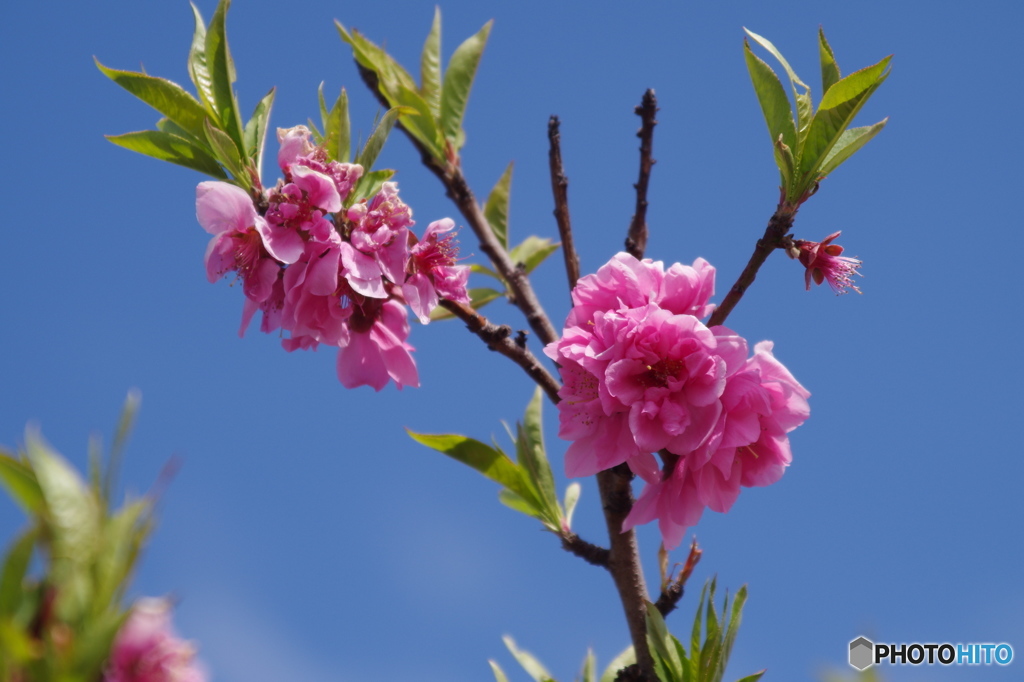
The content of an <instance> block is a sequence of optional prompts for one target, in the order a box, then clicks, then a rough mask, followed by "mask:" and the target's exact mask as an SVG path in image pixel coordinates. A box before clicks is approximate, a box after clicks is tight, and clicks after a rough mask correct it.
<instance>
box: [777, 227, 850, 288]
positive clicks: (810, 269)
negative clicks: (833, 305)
mask: <svg viewBox="0 0 1024 682" xmlns="http://www.w3.org/2000/svg"><path fill="white" fill-rule="evenodd" d="M840 234H842V233H841V232H833V233H832V234H830V235H829V236H828V237H826V238H825V240H824V241H822V242H809V241H804V240H802V239H797V240H795V241H794V242H793V245H794V246H795V247H796V249H797V252H798V253H797V256H796V257H797V258H799V259H800V262H801V263H803V265H804V267H805V268H807V271H806V272H805V274H804V281H805V282H806V283H807V289H808V291H809V290H810V288H811V280H812V279H813V280H814V283H815V284H821V283H822V282H823V281H827V282H828V285H829V286H830V287H832V290H833V291H835V292H836V293H837V294H845V293H846V291H847V289H853V290H854V291H856V292H857V293H858V294H859V293H860V289H858V288H857V286H856V285H855V284H854V283H853V275H855V274H856V275H860V273H859V272H857V270H858V269H859V268H860V265H861V263H860V261H859V260H857V259H856V258H847V257H846V256H843V255H842V253H843V247H841V246H840V245H839V244H833V243H832V240H834V239H835V238H836V237H838V236H839V235H840Z"/></svg>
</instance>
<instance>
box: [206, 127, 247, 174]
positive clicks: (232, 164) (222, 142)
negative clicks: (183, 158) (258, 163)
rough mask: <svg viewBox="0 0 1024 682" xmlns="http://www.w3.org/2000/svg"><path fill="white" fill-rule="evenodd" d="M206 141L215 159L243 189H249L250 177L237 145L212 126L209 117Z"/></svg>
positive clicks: (225, 134)
mask: <svg viewBox="0 0 1024 682" xmlns="http://www.w3.org/2000/svg"><path fill="white" fill-rule="evenodd" d="M206 141H207V142H209V143H210V148H211V149H213V153H214V155H215V156H216V157H217V160H218V161H220V163H221V165H223V166H224V168H226V169H227V170H228V172H229V173H230V174H231V176H232V177H233V178H234V179H235V180H236V181H237V182H238V184H240V185H241V186H242V187H243V188H244V189H249V187H251V186H252V178H251V176H250V175H249V174H248V173H247V172H246V170H245V168H246V166H245V164H244V163H243V162H242V157H241V156H240V155H239V153H238V147H236V146H235V144H234V142H232V140H231V138H230V137H228V134H227V133H225V132H224V131H223V130H220V129H219V128H214V127H213V125H211V124H210V120H209V119H207V120H206Z"/></svg>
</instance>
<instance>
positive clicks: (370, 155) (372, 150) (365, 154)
mask: <svg viewBox="0 0 1024 682" xmlns="http://www.w3.org/2000/svg"><path fill="white" fill-rule="evenodd" d="M402 111H403V109H402V108H400V107H394V108H392V109H388V110H387V111H386V112H385V113H384V115H383V116H382V117H381V119H380V122H379V123H377V127H376V128H374V129H373V132H372V133H371V134H370V138H369V139H368V140H367V141H366V144H365V145H363V149H362V151H360V152H359V155H358V156H356V163H358V164H359V165H360V166H362V167H363V168H364V169H366V170H367V171H368V170H370V169H371V168H373V162H374V161H376V160H377V156H378V155H379V154H380V150H381V149H383V148H384V143H385V142H386V141H387V139H388V135H390V134H391V129H392V128H393V127H394V126H395V121H397V120H398V115H399V114H400V113H402ZM408 111H411V110H408V109H407V110H406V112H408Z"/></svg>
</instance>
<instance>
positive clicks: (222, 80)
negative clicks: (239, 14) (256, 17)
mask: <svg viewBox="0 0 1024 682" xmlns="http://www.w3.org/2000/svg"><path fill="white" fill-rule="evenodd" d="M230 6H231V0H220V2H218V3H217V10H216V11H215V12H214V13H213V19H211V20H210V26H209V28H208V29H207V31H206V63H207V67H208V68H209V71H210V80H211V94H212V97H213V108H214V111H215V113H216V114H217V119H218V121H219V122H220V126H219V127H220V128H221V129H222V130H223V131H224V132H225V133H227V135H228V138H229V139H230V140H231V141H232V142H233V143H234V145H235V147H236V148H237V149H238V151H239V152H240V153H244V152H245V140H244V139H243V135H242V131H243V128H242V115H241V112H239V110H238V102H237V100H236V99H235V92H234V89H233V87H232V86H233V85H234V82H235V78H236V77H235V64H234V61H232V59H231V51H230V50H229V49H228V37H227V28H226V25H225V24H226V21H227V12H228V8H229V7H230Z"/></svg>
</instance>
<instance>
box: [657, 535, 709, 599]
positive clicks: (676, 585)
mask: <svg viewBox="0 0 1024 682" xmlns="http://www.w3.org/2000/svg"><path fill="white" fill-rule="evenodd" d="M662 550H663V551H664V548H662ZM701 554H703V552H702V551H701V549H700V548H699V547H697V538H696V537H694V538H693V542H692V543H691V544H690V554H689V555H688V556H687V557H686V563H685V564H684V565H683V570H681V571H680V572H679V575H678V576H676V579H675V580H671V581H669V582H668V584H667V585H665V587H663V588H662V590H661V595H660V596H659V597H658V601H656V602H654V605H655V606H656V607H658V611H660V612H661V615H662V616H663V617H664V616H667V615H668V614H670V613H672V612H673V611H675V608H676V605H677V604H678V603H679V600H680V599H682V598H683V589H684V588H685V587H686V581H687V580H689V579H690V575H691V574H692V573H693V569H694V568H696V567H697V564H698V563H699V562H700V555H701ZM662 579H663V580H664V575H663V576H662Z"/></svg>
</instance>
